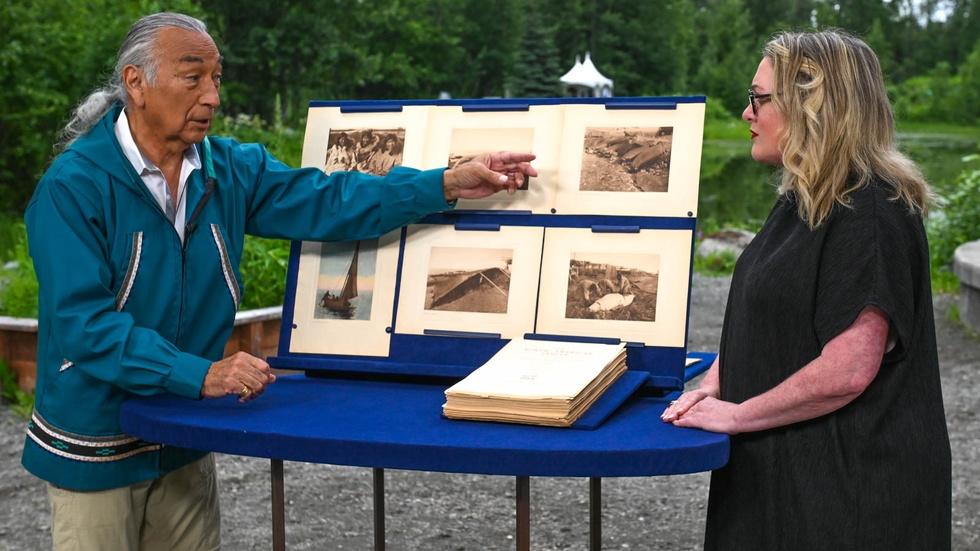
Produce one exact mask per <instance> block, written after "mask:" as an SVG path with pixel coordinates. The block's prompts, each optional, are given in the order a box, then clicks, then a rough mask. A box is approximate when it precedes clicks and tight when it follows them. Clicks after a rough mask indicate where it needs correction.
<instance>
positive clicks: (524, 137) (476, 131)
mask: <svg viewBox="0 0 980 551" xmlns="http://www.w3.org/2000/svg"><path fill="white" fill-rule="evenodd" d="M533 145H534V129H533V128H454V129H453V133H452V138H451V139H450V142H449V159H447V161H446V165H447V166H448V167H449V168H454V167H455V166H456V165H458V164H460V163H465V162H467V161H469V160H471V159H473V157H476V156H477V155H480V154H483V153H489V152H492V151H531V152H533ZM533 181H534V178H528V179H526V180H525V181H524V185H522V186H521V187H519V188H517V189H518V190H519V191H527V190H528V188H529V186H530V185H533Z"/></svg>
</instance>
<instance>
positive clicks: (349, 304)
mask: <svg viewBox="0 0 980 551" xmlns="http://www.w3.org/2000/svg"><path fill="white" fill-rule="evenodd" d="M377 252H378V240H377V239H371V240H364V241H349V242H341V243H323V244H322V248H321V253H320V273H319V278H318V280H317V291H316V306H315V307H314V308H315V309H314V313H313V317H314V319H342V320H367V319H371V300H372V298H373V296H374V274H375V264H376V262H377Z"/></svg>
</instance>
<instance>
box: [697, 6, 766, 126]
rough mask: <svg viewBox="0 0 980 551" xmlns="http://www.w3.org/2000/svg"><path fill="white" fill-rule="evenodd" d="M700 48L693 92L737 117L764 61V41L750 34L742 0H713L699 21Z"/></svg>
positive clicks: (700, 14)
mask: <svg viewBox="0 0 980 551" xmlns="http://www.w3.org/2000/svg"><path fill="white" fill-rule="evenodd" d="M695 25H696V27H697V28H698V29H699V31H700V32H699V44H700V45H701V47H700V48H699V49H698V50H697V51H696V52H695V53H694V54H693V55H694V61H693V63H692V66H693V67H696V69H695V73H694V79H693V83H694V89H695V91H697V92H699V93H703V94H706V95H708V96H710V98H711V100H712V101H720V102H721V103H722V104H723V105H724V106H725V108H726V109H728V111H729V112H731V113H733V114H737V113H739V112H741V110H742V108H743V107H744V106H745V104H746V102H747V101H748V100H747V99H746V97H745V90H747V89H748V88H749V86H750V85H751V83H752V75H753V74H755V70H756V67H757V66H758V64H759V60H760V59H761V56H762V54H761V51H762V50H761V43H762V40H759V39H754V38H753V37H752V35H751V34H750V30H749V29H750V28H751V26H750V25H749V13H748V11H746V9H745V7H744V5H743V4H742V0H712V1H709V2H707V5H706V6H705V7H704V8H702V9H700V10H699V11H698V14H697V18H696V23H695Z"/></svg>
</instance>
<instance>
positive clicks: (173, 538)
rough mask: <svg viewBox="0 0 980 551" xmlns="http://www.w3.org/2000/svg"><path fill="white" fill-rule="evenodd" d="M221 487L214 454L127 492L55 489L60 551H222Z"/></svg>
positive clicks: (54, 529)
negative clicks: (178, 550)
mask: <svg viewBox="0 0 980 551" xmlns="http://www.w3.org/2000/svg"><path fill="white" fill-rule="evenodd" d="M217 486H218V485H217V479H216V477H215V474H214V456H213V455H211V454H208V455H207V456H205V457H203V458H201V459H200V460H198V461H195V462H193V463H191V464H190V465H186V466H184V467H181V468H180V469H177V470H176V471H173V472H170V473H167V474H166V475H164V476H162V477H160V478H158V479H155V480H149V481H146V482H140V483H137V484H133V485H132V486H125V487H123V488H114V489H112V490H104V491H100V492H74V491H71V490H65V489H63V488H58V487H55V486H52V485H50V484H49V485H48V497H49V498H50V500H51V537H52V540H53V543H54V549H55V550H56V551H89V550H93V551H95V550H99V551H101V550H108V549H112V550H119V551H138V550H142V551H155V550H157V549H159V550H170V549H180V550H181V551H183V550H201V551H204V550H214V549H220V548H221V515H220V513H219V511H218V487H217Z"/></svg>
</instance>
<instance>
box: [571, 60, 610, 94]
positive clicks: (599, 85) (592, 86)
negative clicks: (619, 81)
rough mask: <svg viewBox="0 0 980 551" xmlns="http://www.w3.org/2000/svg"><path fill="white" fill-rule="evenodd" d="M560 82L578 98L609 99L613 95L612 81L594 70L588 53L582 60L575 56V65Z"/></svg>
mask: <svg viewBox="0 0 980 551" xmlns="http://www.w3.org/2000/svg"><path fill="white" fill-rule="evenodd" d="M560 80H561V82H562V84H564V85H566V86H568V87H569V89H571V91H572V92H574V94H575V95H576V96H579V97H583V96H592V97H597V98H609V97H612V95H613V81H612V80H611V79H609V78H608V77H606V76H605V75H603V74H602V73H600V72H599V70H598V69H596V67H595V64H594V63H592V57H591V56H590V55H589V52H585V59H584V60H580V59H579V57H578V56H575V65H574V66H573V67H572V68H571V69H569V70H568V72H567V73H565V74H564V75H563V76H562V77H561V79H560Z"/></svg>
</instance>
